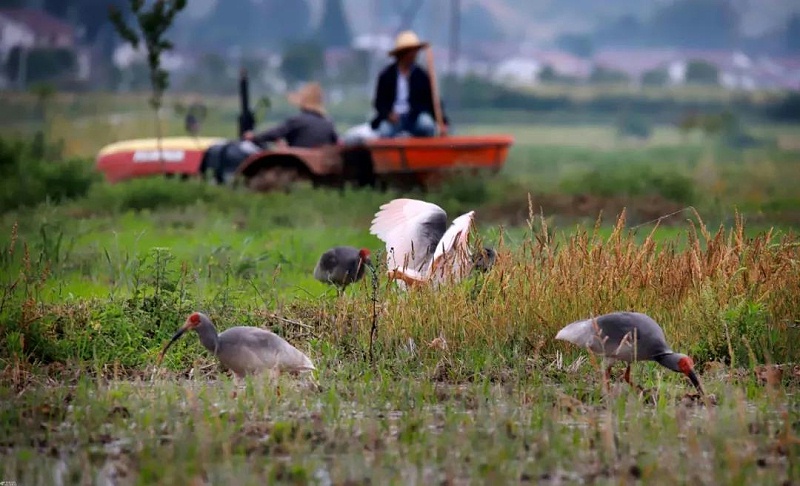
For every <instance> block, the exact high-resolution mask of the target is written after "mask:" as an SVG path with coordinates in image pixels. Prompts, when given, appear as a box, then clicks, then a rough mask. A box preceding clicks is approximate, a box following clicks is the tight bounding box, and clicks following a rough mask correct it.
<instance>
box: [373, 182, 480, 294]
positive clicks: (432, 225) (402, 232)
mask: <svg viewBox="0 0 800 486" xmlns="http://www.w3.org/2000/svg"><path fill="white" fill-rule="evenodd" d="M474 218H475V211H469V212H468V213H465V214H462V215H461V216H459V217H457V218H456V219H455V220H453V223H452V224H451V225H450V227H449V228H448V227H447V213H446V212H445V211H444V209H442V208H440V207H439V206H437V205H436V204H433V203H429V202H425V201H419V200H416V199H406V198H401V199H394V200H392V201H390V202H388V203H386V204H384V205H382V206H381V207H380V210H379V211H378V212H377V213H375V218H374V219H373V220H372V225H371V226H370V229H369V231H370V233H371V234H373V235H375V236H377V237H378V238H379V239H380V240H381V241H383V242H384V243H385V244H386V253H387V268H388V276H389V278H390V279H394V280H398V281H399V282H398V283H400V282H402V284H401V287H403V286H404V285H403V284H407V285H415V284H420V283H425V282H433V283H435V284H441V283H444V282H451V281H452V282H458V281H460V280H462V279H463V278H464V277H466V276H467V275H468V274H469V272H470V271H472V269H473V268H475V267H476V263H477V264H478V267H479V269H484V270H485V269H488V267H489V266H491V264H492V263H494V255H495V253H494V250H491V249H484V251H483V252H481V253H480V254H478V255H476V256H473V255H472V253H471V252H470V250H469V246H468V243H469V234H470V231H471V230H472V228H473V221H474Z"/></svg>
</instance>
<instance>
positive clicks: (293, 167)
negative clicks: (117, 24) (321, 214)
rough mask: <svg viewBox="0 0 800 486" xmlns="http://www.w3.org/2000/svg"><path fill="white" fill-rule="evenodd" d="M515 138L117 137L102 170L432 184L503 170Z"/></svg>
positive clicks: (260, 184) (274, 181) (248, 115)
mask: <svg viewBox="0 0 800 486" xmlns="http://www.w3.org/2000/svg"><path fill="white" fill-rule="evenodd" d="M240 96H241V100H242V114H241V115H240V117H239V133H240V134H242V133H244V132H245V131H247V130H251V129H252V125H253V124H254V122H253V115H252V112H251V111H250V110H249V107H248V99H247V82H246V77H244V76H243V78H242V83H241V85H240ZM512 143H513V138H512V137H510V136H507V135H488V136H446V137H431V138H393V139H372V140H367V141H364V142H362V143H359V144H356V145H345V144H339V145H334V146H328V147H322V148H318V149H304V148H294V147H276V148H270V149H266V150H264V149H261V148H259V147H257V146H255V145H253V144H252V143H250V142H242V141H238V140H237V141H227V140H225V139H223V138H209V137H168V138H164V139H162V140H161V141H160V143H159V141H158V140H157V139H154V138H153V139H138V140H128V141H122V142H116V143H113V144H110V145H107V146H106V147H103V148H102V149H101V150H100V152H99V154H98V155H97V169H98V170H99V171H101V172H102V173H103V174H104V175H105V177H106V179H107V180H108V181H110V182H118V181H123V180H126V179H131V178H135V177H144V176H153V175H166V176H182V177H190V176H200V175H204V174H205V173H206V172H207V171H211V172H213V173H214V177H215V179H216V180H217V181H218V182H220V183H222V182H225V181H226V180H228V179H231V178H235V177H241V178H242V179H243V180H244V183H245V184H246V185H247V186H248V187H250V188H252V189H254V190H258V191H269V190H274V189H287V188H289V187H290V186H291V185H292V184H294V183H295V182H299V181H304V180H305V181H309V182H311V183H312V184H313V185H314V186H336V187H341V186H343V185H344V184H345V183H351V184H354V185H357V186H377V187H382V188H385V187H386V186H389V185H399V186H405V187H407V186H412V185H417V186H423V187H424V186H428V185H430V184H432V183H436V182H439V181H441V180H443V179H445V178H446V177H447V176H448V175H450V174H452V173H454V172H458V171H475V172H489V173H496V172H498V171H499V170H500V169H501V168H502V167H503V164H504V163H505V160H506V157H507V155H508V150H509V147H510V146H511V144H512Z"/></svg>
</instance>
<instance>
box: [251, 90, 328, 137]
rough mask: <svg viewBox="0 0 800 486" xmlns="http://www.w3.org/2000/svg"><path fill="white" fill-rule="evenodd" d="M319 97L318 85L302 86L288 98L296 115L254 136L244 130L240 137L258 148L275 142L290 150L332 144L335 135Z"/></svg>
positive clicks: (320, 96) (320, 92)
mask: <svg viewBox="0 0 800 486" xmlns="http://www.w3.org/2000/svg"><path fill="white" fill-rule="evenodd" d="M322 98H323V96H322V86H320V84H319V83H308V84H306V85H304V86H303V87H302V88H300V89H299V90H297V91H295V92H293V93H290V94H289V96H288V99H289V102H290V103H291V104H293V105H295V106H297V107H299V108H300V113H298V114H297V115H295V116H292V117H289V118H288V119H286V120H285V121H284V122H283V123H281V124H280V125H278V126H276V127H273V128H271V129H269V130H267V131H265V132H261V133H257V134H254V133H253V132H252V131H247V132H245V133H244V135H243V138H244V139H245V140H249V141H251V142H253V143H255V144H256V145H259V146H261V147H263V146H265V144H266V143H268V142H275V141H278V140H285V141H286V144H287V145H289V146H290V147H303V148H316V147H322V146H324V145H335V144H336V143H337V142H338V140H339V136H338V135H337V133H336V128H335V127H334V126H333V122H332V121H331V119H330V118H328V116H327V113H326V111H325V106H324V104H323V101H322Z"/></svg>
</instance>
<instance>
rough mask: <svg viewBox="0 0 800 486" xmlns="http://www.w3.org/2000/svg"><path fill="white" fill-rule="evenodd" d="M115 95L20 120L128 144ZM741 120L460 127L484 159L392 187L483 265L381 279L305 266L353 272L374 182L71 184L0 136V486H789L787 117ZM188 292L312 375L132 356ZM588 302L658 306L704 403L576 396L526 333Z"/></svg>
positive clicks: (584, 390) (648, 378)
mask: <svg viewBox="0 0 800 486" xmlns="http://www.w3.org/2000/svg"><path fill="white" fill-rule="evenodd" d="M59 102H61V101H59ZM126 102H127V103H131V104H132V105H130V106H128V107H127V108H126V107H125V103H126ZM135 102H136V100H135V99H133V100H128V99H125V98H123V97H119V98H114V99H113V103H115V106H114V108H113V110H109V109H108V104H109V103H110V102H109V101H108V100H105V101H104V100H101V99H99V98H98V99H91V98H90V99H89V100H85V99H83V100H81V101H80V104H81V107H82V108H81V112H80V114H79V115H75V116H74V117H73V118H70V116H69V114H68V112H67V111H65V110H66V108H63V107H61V106H60V105H59V106H58V107H57V108H56V109H54V110H53V113H51V115H50V116H51V119H50V120H51V122H50V125H48V137H49V138H50V139H51V140H57V139H59V138H63V139H64V147H63V153H64V154H65V155H66V156H67V157H69V156H75V155H77V156H84V157H85V156H91V155H92V154H93V153H94V152H95V151H96V150H97V149H98V148H99V147H100V146H102V145H103V144H104V143H107V142H109V141H113V140H115V139H118V138H120V137H131V136H150V133H151V130H152V126H151V125H150V124H149V120H148V119H147V118H146V112H145V113H144V114H142V115H141V116H142V118H141V119H139V118H136V116H138V115H135V116H131V117H122V118H120V120H122V121H120V122H119V124H118V125H114V126H112V125H110V124H109V122H108V118H107V115H108V113H109V112H110V111H120V112H121V113H123V114H124V113H133V112H136V111H137V110H135V109H133V104H135ZM229 102H230V100H222V101H220V103H222V104H229ZM92 103H96V105H97V109H96V112H97V114H96V115H94V116H87V115H86V113H85V111H86V110H85V107H86V106H88V105H90V104H92ZM25 106H27V105H25ZM23 125H24V124H20V123H10V124H8V125H6V126H7V128H8V130H9V132H7V133H11V132H16V133H20V134H27V133H29V130H30V129H31V127H26V126H23ZM167 127H168V132H170V133H179V132H180V129H181V127H180V124H179V120H178V118H175V117H174V118H171V119H169V120H167ZM232 127H233V121H232V119H231V120H226V119H224V117H222V116H220V117H219V119H214V120H210V121H209V125H208V126H207V127H206V129H205V130H206V131H208V132H209V133H208V134H213V133H220V134H222V135H230V133H231V132H233V128H232ZM214 130H216V132H214ZM748 130H749V132H751V133H753V134H754V135H755V136H756V137H757V138H758V140H759V143H758V144H757V145H754V146H748V147H745V148H732V147H731V146H727V145H725V143H723V141H720V140H716V139H711V138H708V137H705V136H703V135H700V134H696V133H695V134H690V135H689V136H684V135H682V134H680V133H679V132H678V131H677V130H676V129H675V128H673V127H670V126H666V125H659V126H656V127H655V129H654V132H653V134H652V136H651V137H650V138H649V139H648V140H646V141H642V140H636V141H634V140H629V139H624V138H621V137H619V136H618V134H617V131H616V129H615V128H614V127H613V126H610V125H599V124H592V125H573V126H555V125H546V124H526V125H524V124H519V123H514V124H506V125H501V126H494V125H491V126H489V125H481V126H479V125H465V126H463V127H460V131H461V132H462V133H487V132H489V133H497V132H503V133H511V134H513V135H514V136H515V139H516V144H515V147H514V149H513V150H512V153H511V154H510V157H509V160H508V162H507V165H506V167H505V169H504V170H503V171H502V172H501V174H500V175H498V176H497V177H495V178H493V179H489V180H485V179H479V180H476V179H474V178H472V179H470V178H457V179H455V180H454V181H452V182H450V183H448V184H445V185H444V186H443V187H440V188H437V189H434V190H431V191H429V192H427V193H418V192H415V193H409V194H406V195H409V196H411V197H419V198H423V199H426V200H429V201H432V202H436V203H438V204H440V205H441V206H442V207H444V208H445V209H446V210H447V211H448V214H449V215H450V216H451V218H452V217H455V216H456V215H458V214H460V212H463V211H466V210H470V209H475V210H476V217H477V225H478V230H479V234H478V235H476V236H477V238H476V241H475V244H476V245H478V244H481V243H482V244H486V245H490V246H493V247H495V248H496V249H497V250H498V261H497V264H496V265H495V267H494V268H493V269H492V270H491V271H490V272H489V273H487V274H486V275H479V276H473V277H470V278H469V279H467V280H466V281H464V282H462V283H461V284H459V285H456V286H452V287H447V288H444V289H440V290H438V291H434V290H432V289H421V290H419V291H415V292H409V293H402V292H399V291H397V290H396V289H395V287H394V286H393V285H390V284H389V283H388V282H387V281H386V279H385V278H384V276H383V271H382V270H385V269H382V270H381V271H379V272H378V273H377V276H378V280H377V282H375V285H374V286H373V280H372V279H371V278H369V276H368V277H367V278H365V279H364V281H362V282H360V283H359V284H357V285H353V286H351V287H350V288H348V290H347V292H346V293H345V295H343V296H342V297H337V295H336V292H335V290H334V289H332V288H330V287H327V286H325V285H323V284H322V283H319V282H316V281H315V280H314V279H313V277H312V275H311V272H312V269H313V267H314V264H315V263H316V261H317V259H318V257H319V255H320V254H321V253H322V252H323V251H324V250H326V249H327V248H329V247H331V246H334V245H340V244H343V245H353V246H364V247H367V248H370V249H371V250H372V251H373V256H374V258H375V260H376V261H378V262H380V261H383V258H382V254H381V251H382V247H381V243H380V241H378V240H377V239H376V238H374V237H373V236H371V235H369V233H368V228H369V224H370V221H371V219H372V216H373V214H374V213H375V212H376V211H377V209H378V207H379V206H380V205H381V204H383V203H384V202H387V201H389V200H391V199H392V198H394V197H397V196H399V195H400V194H399V193H394V192H391V191H390V192H386V193H382V192H377V191H375V192H373V191H369V190H353V189H347V190H345V191H343V192H339V191H335V190H313V189H311V188H310V187H300V188H298V189H297V190H295V191H293V192H292V193H290V194H266V195H265V194H253V193H249V192H247V191H245V190H244V189H242V188H228V187H216V186H209V185H208V184H206V183H204V182H201V181H185V182H181V181H177V180H161V179H155V180H145V181H136V182H133V183H126V184H120V185H115V186H111V185H107V184H105V183H102V182H100V181H96V180H91V179H90V180H88V182H86V184H85V185H82V182H81V181H83V178H84V177H87V176H85V174H84V172H82V171H84V170H86V169H85V168H86V166H87V163H85V162H81V161H78V162H76V163H75V164H76V165H75V166H74V167H72V166H70V167H72V168H71V169H70V172H67V171H66V170H65V171H63V172H58V170H57V169H58V164H59V163H64V162H57V161H52V160H47V161H39V160H33V159H31V160H28V159H25V161H24V163H22V162H20V163H19V166H20V167H24V168H25V170H24V171H23V170H22V169H20V170H18V171H17V172H13V171H11V169H7V166H6V165H3V163H5V161H6V159H8V158H13V152H14V150H10V151H9V150H5V151H4V150H0V162H3V163H0V170H2V171H6V172H3V174H6V176H5V178H4V182H3V183H4V184H5V185H4V186H3V188H4V191H6V192H7V193H8V194H12V193H14V194H17V193H19V194H22V192H26V194H28V195H29V196H30V194H33V191H34V190H36V191H40V192H43V193H46V195H50V200H49V201H46V202H43V203H39V204H34V203H31V204H30V205H27V206H19V207H17V206H18V205H17V206H15V207H10V206H9V207H8V208H5V211H4V212H3V214H2V216H0V224H2V229H3V231H2V233H0V268H2V272H0V274H1V275H2V276H1V277H0V326H2V332H0V368H1V369H2V371H1V372H0V481H16V483H17V484H20V485H31V484H74V483H78V484H83V483H94V482H96V483H100V484H154V483H156V484H264V483H268V484H276V483H280V484H284V483H286V484H307V483H312V484H437V483H438V484H483V483H496V484H506V483H525V484H528V483H537V484H580V483H594V484H620V483H623V484H627V483H634V482H637V481H641V482H642V483H644V484H684V483H690V484H795V483H796V482H798V481H800V401H798V395H797V393H798V389H799V388H800V365H798V363H799V362H800V345H798V343H800V325H798V322H800V244H799V243H798V240H797V236H796V231H797V228H798V226H800V200H799V199H798V196H797V190H796V188H797V187H798V183H800V170H797V169H798V162H799V158H800V153H798V152H797V147H796V146H794V145H793V140H794V139H795V137H797V136H798V135H800V128H799V127H797V126H777V125H752V126H748ZM0 149H2V147H0ZM8 153H12V155H4V154H8ZM4 157H5V158H4ZM21 160H22V159H21ZM26 164H27V165H26ZM48 164H49V165H48ZM53 164H56V165H55V166H54V165H53ZM40 165H42V167H45V168H41V169H40V168H39V167H40ZM53 167H56V168H55V169H54V168H53ZM39 170H41V171H42V172H41V173H42V174H45V175H47V176H48V177H50V178H51V179H52V181H51V182H52V184H53V187H57V188H62V189H63V188H65V187H67V186H69V187H72V186H80V187H81V188H83V189H81V190H80V191H76V194H75V195H72V196H71V197H68V196H62V197H60V198H55V196H53V194H50V193H49V190H48V189H47V188H48V187H50V186H47V185H37V184H34V182H35V181H30V180H28V179H26V178H25V176H24V174H25V173H27V172H28V171H34V173H39V172H35V171H39ZM8 174H12V175H8ZM54 174H55V175H54ZM66 175H69V178H67V177H66ZM76 181H77V182H76ZM79 182H81V184H78V183H79ZM14 191H18V192H14ZM59 194H61V193H59ZM30 197H31V198H32V197H33V196H30ZM42 199H44V198H42ZM3 201H6V204H10V202H9V201H10V200H9V199H7V198H6V199H3ZM31 201H34V199H31ZM11 202H13V201H11ZM623 209H624V211H625V213H624V215H625V216H624V219H618V215H619V214H620V213H621V212H622V211H623ZM601 213H602V216H601ZM669 214H672V216H669V217H667V218H663V219H659V218H660V217H662V216H666V215H669ZM656 221H658V222H656ZM373 299H374V300H373ZM195 310H198V311H203V312H205V313H207V314H208V315H209V316H211V318H212V319H213V320H214V322H215V324H216V325H217V327H218V328H219V329H224V328H228V327H231V326H233V325H253V326H262V327H267V328H270V329H272V330H273V331H275V332H276V333H278V334H280V335H282V336H284V337H285V338H286V339H287V340H289V341H290V342H291V343H293V344H294V345H296V346H297V347H298V348H300V349H301V350H303V351H304V352H306V353H307V354H308V355H309V356H310V357H311V358H312V359H313V360H314V362H315V364H316V366H317V368H318V372H317V373H316V375H315V376H314V377H313V379H311V378H300V379H295V378H292V377H289V376H285V377H281V378H280V379H279V381H278V382H277V383H275V382H272V381H270V379H269V378H267V377H263V378H260V377H256V378H249V379H248V380H246V382H245V383H244V384H242V385H239V384H237V383H235V382H234V381H233V380H232V378H231V377H230V375H229V374H228V373H227V372H226V371H225V370H223V369H221V368H220V367H219V366H218V365H217V364H216V361H215V359H214V358H213V357H212V356H210V355H209V353H207V352H206V351H205V349H203V348H202V347H201V345H200V344H199V342H198V339H197V337H196V336H195V335H194V334H193V333H191V334H189V335H188V336H186V337H185V338H184V339H182V340H181V341H180V342H179V343H178V344H177V345H175V346H174V347H173V349H172V350H171V352H170V354H169V355H167V359H166V360H165V362H164V365H163V366H162V367H161V368H160V369H156V368H155V367H154V364H155V360H156V356H157V354H158V352H159V350H160V349H161V347H162V346H163V345H164V343H165V342H166V341H167V340H168V339H169V337H170V336H171V335H172V334H173V333H174V331H175V330H176V329H177V328H178V326H179V325H181V324H182V323H183V321H184V320H185V318H186V316H187V315H188V314H189V313H190V312H192V311H195ZM612 310H640V311H643V312H647V313H648V314H650V315H651V316H653V317H654V318H655V319H656V320H657V321H659V322H660V323H661V324H662V326H663V327H664V330H665V333H666V335H667V337H668V339H669V341H670V343H671V344H672V346H673V348H674V349H675V350H676V351H680V352H685V353H687V354H690V355H691V356H692V357H693V358H694V360H695V363H696V364H697V366H698V370H699V371H700V377H701V380H702V381H703V384H704V386H705V388H706V390H707V391H708V392H709V393H710V394H711V395H713V397H712V398H710V399H709V401H707V402H699V401H697V400H695V399H694V398H693V396H692V395H690V394H689V393H688V392H690V391H692V389H691V385H690V384H689V383H688V381H687V380H685V379H684V378H682V377H681V376H678V374H676V373H672V372H670V371H668V370H666V369H665V368H662V367H659V366H658V365H656V364H653V363H641V364H637V365H635V366H634V373H633V374H634V380H636V381H637V382H639V383H641V384H642V385H643V386H644V387H645V388H646V389H647V391H646V392H644V393H642V394H640V393H637V392H636V391H635V390H633V389H631V388H630V387H628V386H627V385H625V384H624V383H619V384H616V383H615V384H613V385H612V386H611V388H610V390H609V391H608V392H607V393H606V392H604V390H603V387H602V380H601V376H602V373H601V369H602V368H601V365H600V362H599V361H596V360H593V359H591V358H589V357H587V356H586V353H585V352H584V351H582V350H580V349H577V348H575V347H572V346H569V345H567V344H565V343H562V342H555V341H554V339H553V337H554V336H555V333H556V332H557V331H558V329H560V327H562V326H563V325H565V324H567V323H569V322H572V321H574V320H577V319H579V318H584V317H587V316H590V315H597V314H600V313H604V312H609V311H612ZM373 324H375V325H376V328H377V332H376V336H375V341H374V343H373V356H372V359H370V352H369V350H370V330H371V328H372V326H373ZM437 338H442V340H444V342H446V346H441V345H433V343H434V340H435V339H437ZM438 342H439V343H441V340H440V341H438ZM620 372H621V369H619V370H617V373H618V374H619V373H620ZM314 382H316V383H314Z"/></svg>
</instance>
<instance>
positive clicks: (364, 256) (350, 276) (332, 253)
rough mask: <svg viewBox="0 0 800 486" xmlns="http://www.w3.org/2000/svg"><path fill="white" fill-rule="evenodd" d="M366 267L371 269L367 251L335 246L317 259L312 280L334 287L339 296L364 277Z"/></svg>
mask: <svg viewBox="0 0 800 486" xmlns="http://www.w3.org/2000/svg"><path fill="white" fill-rule="evenodd" d="M366 267H372V261H371V260H370V252H369V250H368V249H366V248H362V249H360V250H359V249H358V248H354V247H352V246H337V247H335V248H331V249H330V250H328V251H326V252H325V253H323V254H322V256H321V257H320V258H319V261H318V262H317V266H316V267H315V268H314V278H316V279H317V280H319V281H320V282H322V283H327V284H331V285H335V286H336V288H337V290H338V291H339V294H340V295H341V294H342V293H343V292H344V290H345V289H346V288H347V286H348V285H350V284H351V283H355V282H358V281H359V280H361V279H362V278H363V277H364V269H365V268H366Z"/></svg>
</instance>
